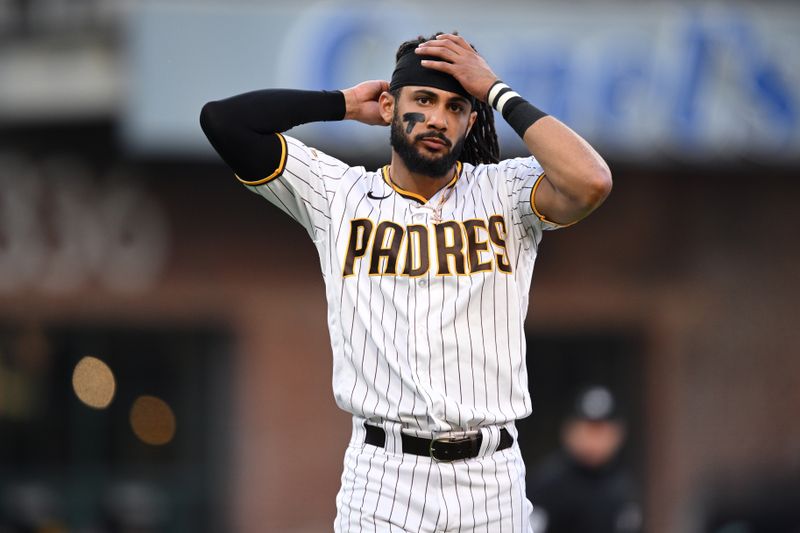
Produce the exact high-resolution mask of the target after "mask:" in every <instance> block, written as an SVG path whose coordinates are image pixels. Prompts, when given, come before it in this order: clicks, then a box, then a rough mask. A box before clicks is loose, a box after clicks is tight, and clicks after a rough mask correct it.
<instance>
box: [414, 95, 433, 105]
mask: <svg viewBox="0 0 800 533" xmlns="http://www.w3.org/2000/svg"><path fill="white" fill-rule="evenodd" d="M430 101H431V99H430V98H428V97H427V96H418V97H417V102H418V103H420V104H427V103H429V102H430Z"/></svg>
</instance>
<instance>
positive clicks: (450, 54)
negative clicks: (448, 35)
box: [415, 39, 465, 61]
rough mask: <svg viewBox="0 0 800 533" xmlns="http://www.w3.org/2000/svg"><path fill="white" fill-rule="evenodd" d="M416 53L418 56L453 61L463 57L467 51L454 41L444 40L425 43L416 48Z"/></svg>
mask: <svg viewBox="0 0 800 533" xmlns="http://www.w3.org/2000/svg"><path fill="white" fill-rule="evenodd" d="M415 52H416V53H417V54H421V55H432V56H436V57H441V58H442V59H446V60H448V61H451V60H454V59H456V58H457V57H458V56H460V55H463V53H464V52H465V50H464V49H463V48H461V47H460V46H458V45H457V44H456V43H454V42H453V41H450V40H444V39H443V40H437V41H427V42H424V43H422V44H420V45H419V46H418V47H417V48H416V50H415Z"/></svg>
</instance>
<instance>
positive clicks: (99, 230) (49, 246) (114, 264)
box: [0, 154, 168, 294]
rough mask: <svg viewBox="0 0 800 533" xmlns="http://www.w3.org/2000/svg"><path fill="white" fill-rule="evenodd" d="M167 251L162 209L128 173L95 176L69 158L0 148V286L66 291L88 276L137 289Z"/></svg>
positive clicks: (154, 277) (115, 287)
mask: <svg viewBox="0 0 800 533" xmlns="http://www.w3.org/2000/svg"><path fill="white" fill-rule="evenodd" d="M167 253H168V227H167V220H166V216H165V213H164V212H163V210H162V208H161V206H160V205H159V204H158V203H157V202H156V200H155V199H154V198H153V197H152V196H151V195H150V194H149V193H148V192H147V191H146V190H144V189H143V188H142V187H141V186H140V185H138V184H136V183H135V182H134V181H132V180H129V179H125V178H122V177H121V176H111V177H109V178H108V179H105V180H103V181H102V182H101V183H96V182H94V181H93V180H92V179H91V178H90V174H89V172H88V170H87V169H86V167H85V166H84V165H83V164H82V163H81V162H80V161H79V160H76V159H72V158H50V159H46V160H44V161H42V162H40V163H39V164H33V163H32V162H31V161H29V160H26V159H24V158H21V157H18V156H15V155H3V154H0V293H6V294H7V293H13V292H17V291H20V290H23V289H33V290H36V291H41V292H45V293H50V294H55V293H65V292H69V291H74V290H77V289H80V288H82V287H84V286H85V285H86V284H88V283H90V282H92V281H98V282H100V284H102V285H103V286H105V287H106V288H107V289H109V290H112V291H121V292H136V291H143V290H147V289H149V288H151V287H152V286H153V285H154V284H155V283H156V282H157V281H158V279H159V278H160V276H161V274H162V272H163V270H164V267H165V264H166V259H167Z"/></svg>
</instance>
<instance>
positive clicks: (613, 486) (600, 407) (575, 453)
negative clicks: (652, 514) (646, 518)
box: [528, 386, 642, 533]
mask: <svg viewBox="0 0 800 533" xmlns="http://www.w3.org/2000/svg"><path fill="white" fill-rule="evenodd" d="M625 437H626V429H625V423H624V421H623V420H622V418H621V416H620V414H619V410H618V408H617V406H616V402H615V399H614V396H613V395H612V393H611V391H609V390H608V389H607V388H605V387H603V386H591V387H588V388H586V389H584V390H582V391H581V392H580V393H579V394H578V396H577V398H576V400H575V403H574V406H573V410H572V412H571V413H570V414H569V415H568V416H567V418H566V420H565V421H564V423H563V426H562V429H561V443H562V448H561V449H560V450H558V451H557V452H555V453H554V454H553V455H551V456H550V457H548V458H546V459H545V461H544V462H543V463H542V464H541V465H539V467H538V468H537V469H536V470H535V471H533V472H532V475H531V477H530V479H529V481H528V497H529V498H530V499H531V501H532V502H533V506H534V511H533V514H532V524H533V530H534V532H535V533H637V532H640V531H641V523H642V513H641V509H640V506H639V503H638V494H637V491H636V488H635V485H634V483H633V481H632V479H631V477H630V475H629V473H628V472H627V470H626V469H625V467H624V466H623V464H622V462H621V461H620V457H619V451H620V449H621V447H622V445H623V443H624V442H625Z"/></svg>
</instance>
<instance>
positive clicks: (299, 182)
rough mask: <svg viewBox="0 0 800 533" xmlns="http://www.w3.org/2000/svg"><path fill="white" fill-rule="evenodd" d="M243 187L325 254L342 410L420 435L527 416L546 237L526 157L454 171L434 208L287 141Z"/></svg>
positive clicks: (383, 178) (384, 176)
mask: <svg viewBox="0 0 800 533" xmlns="http://www.w3.org/2000/svg"><path fill="white" fill-rule="evenodd" d="M282 141H283V144H284V146H285V153H284V155H283V157H282V163H281V166H280V168H278V169H276V170H275V172H274V173H272V174H271V175H269V176H267V177H266V178H264V179H262V180H259V181H257V182H244V183H245V184H247V185H249V186H250V187H251V188H252V189H253V190H254V191H255V192H257V193H258V194H260V195H262V196H263V197H264V198H266V199H267V200H269V201H270V202H272V203H273V204H275V205H276V206H278V207H279V208H280V209H282V210H283V211H285V212H286V213H287V214H289V216H291V217H292V218H294V219H295V220H297V221H298V222H299V223H300V224H302V225H303V226H304V227H305V228H306V230H307V231H308V232H309V234H310V236H311V238H312V239H313V241H314V243H315V245H316V247H317V250H318V252H319V256H320V263H321V266H322V272H323V276H324V279H325V286H326V297H327V300H328V327H329V330H330V335H331V345H332V350H333V356H334V365H333V390H334V396H335V397H336V401H337V403H338V405H339V406H340V407H341V408H343V409H345V410H347V411H349V412H351V413H353V414H355V415H358V416H360V417H364V418H366V419H372V420H393V421H397V422H400V423H401V424H403V425H404V426H405V427H406V428H408V429H410V430H412V432H416V433H418V434H420V435H428V434H430V433H431V432H440V431H451V430H461V429H464V430H466V429H473V428H476V427H480V426H484V425H494V424H504V423H506V422H509V421H512V420H514V419H517V418H521V417H524V416H527V415H528V414H529V413H530V411H531V405H530V395H529V393H528V378H527V371H526V368H525V337H524V320H525V315H526V313H527V308H528V293H529V290H530V283H531V275H532V272H533V265H534V262H535V259H536V252H537V247H538V243H539V241H540V239H541V235H542V231H543V230H545V229H552V228H555V227H557V226H556V225H554V224H550V223H548V222H547V221H545V220H544V218H543V217H541V216H540V215H539V214H538V213H537V212H536V209H535V206H534V205H533V203H532V201H531V199H532V197H533V195H534V193H535V189H536V186H537V184H538V182H539V180H540V179H541V177H542V175H543V171H542V169H541V167H540V166H539V164H538V163H537V162H536V160H535V159H534V158H532V157H528V158H519V159H510V160H506V161H502V162H500V163H498V164H496V165H479V166H477V167H473V166H472V165H468V164H464V165H463V167H462V165H461V164H459V165H458V169H457V171H456V175H455V176H454V177H453V180H452V181H451V182H450V183H449V184H448V185H447V186H445V187H444V188H443V189H442V190H440V191H439V192H438V193H436V194H435V195H434V196H433V197H432V198H430V199H428V200H426V199H425V198H423V197H421V196H419V195H417V194H415V193H413V192H411V191H405V190H403V189H402V188H400V187H398V186H397V185H396V184H394V183H392V182H391V180H390V179H389V177H388V173H387V172H385V171H380V170H378V171H372V172H370V171H367V170H365V169H364V168H363V167H350V166H348V165H346V164H344V163H343V162H341V161H339V160H337V159H335V158H333V157H330V156H328V155H326V154H324V153H322V152H319V151H317V150H315V149H313V148H309V147H307V146H305V145H304V144H303V143H301V142H300V141H298V140H296V139H293V138H291V137H288V136H286V137H283V136H282Z"/></svg>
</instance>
